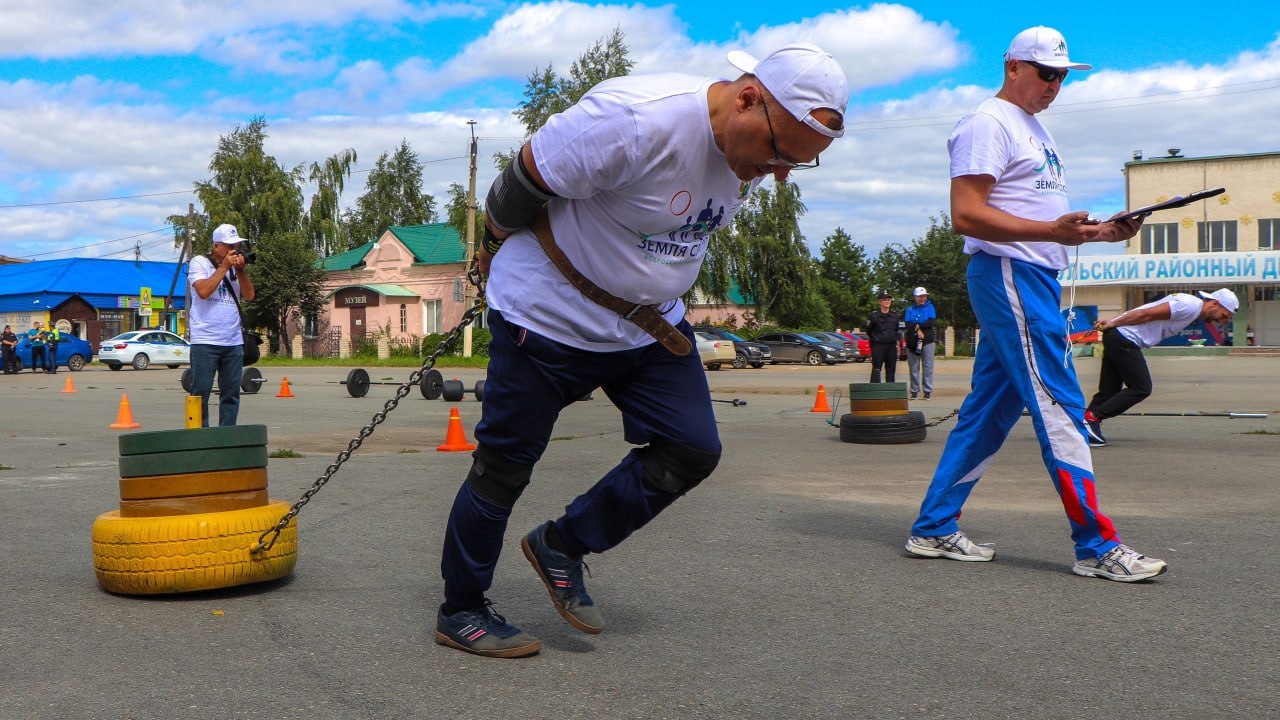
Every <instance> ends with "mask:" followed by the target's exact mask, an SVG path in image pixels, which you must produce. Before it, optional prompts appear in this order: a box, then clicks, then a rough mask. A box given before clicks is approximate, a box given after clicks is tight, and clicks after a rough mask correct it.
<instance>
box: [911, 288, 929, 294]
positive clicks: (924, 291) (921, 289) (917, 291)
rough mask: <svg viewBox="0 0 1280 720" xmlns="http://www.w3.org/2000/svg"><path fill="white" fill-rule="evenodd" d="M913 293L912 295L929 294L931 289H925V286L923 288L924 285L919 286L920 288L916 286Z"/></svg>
mask: <svg viewBox="0 0 1280 720" xmlns="http://www.w3.org/2000/svg"><path fill="white" fill-rule="evenodd" d="M911 294H912V295H928V294H929V291H928V290H925V289H924V288H922V287H918V288H916V289H915V290H914V291H912V293H911Z"/></svg>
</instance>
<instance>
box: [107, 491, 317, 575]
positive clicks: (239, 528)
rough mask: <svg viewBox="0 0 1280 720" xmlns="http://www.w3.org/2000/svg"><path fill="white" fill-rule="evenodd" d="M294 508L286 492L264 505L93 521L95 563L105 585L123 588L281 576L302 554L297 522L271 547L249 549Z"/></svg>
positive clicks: (117, 515)
mask: <svg viewBox="0 0 1280 720" xmlns="http://www.w3.org/2000/svg"><path fill="white" fill-rule="evenodd" d="M288 511H289V503H287V502H284V501H282V500H277V501H274V502H271V503H269V504H267V505H263V506H261V507H252V508H244V509H241V510H229V511H226V512H208V513H197V514H192V515H165V516H160V517H120V511H118V510H112V511H111V512H107V513H103V514H101V515H99V516H98V519H97V520H95V521H94V523H93V571H94V574H95V575H97V577H98V584H99V585H101V586H102V587H103V589H104V590H107V591H108V592H113V593H120V594H122V595H159V594H166V593H182V592H193V591H197V590H214V589H218V588H226V587H231V586H234V585H246V584H249V583H256V582H265V581H267V580H277V579H279V578H282V577H285V576H286V575H288V574H289V573H291V572H293V566H294V564H296V563H297V561H298V525H297V521H296V520H292V521H290V522H289V525H288V527H286V528H285V529H284V530H283V531H282V532H281V533H280V537H279V539H277V540H276V543H275V545H273V546H272V547H271V549H270V550H268V551H266V552H264V553H261V554H259V555H253V554H251V553H250V552H249V549H250V548H252V547H253V546H254V545H256V544H257V543H258V538H259V536H261V535H262V534H263V533H264V532H266V531H267V530H268V529H270V528H272V527H274V526H275V524H276V523H277V522H279V521H280V518H282V517H284V514H285V513H286V512H288Z"/></svg>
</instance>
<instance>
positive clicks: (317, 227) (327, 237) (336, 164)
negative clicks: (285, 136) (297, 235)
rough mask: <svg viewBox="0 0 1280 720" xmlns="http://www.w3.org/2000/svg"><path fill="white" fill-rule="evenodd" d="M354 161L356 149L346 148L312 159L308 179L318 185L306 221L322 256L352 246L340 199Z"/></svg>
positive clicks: (307, 233) (315, 245)
mask: <svg viewBox="0 0 1280 720" xmlns="http://www.w3.org/2000/svg"><path fill="white" fill-rule="evenodd" d="M355 162H356V151H355V150H352V149H351V148H347V149H346V150H343V151H342V152H340V153H337V154H334V155H331V156H330V157H328V158H326V159H325V160H324V161H323V162H318V163H311V172H310V174H309V176H308V180H310V181H311V184H312V185H315V186H316V193H315V195H312V196H311V208H310V210H309V212H308V213H307V216H306V219H305V221H304V223H303V224H304V225H305V227H306V235H307V238H308V239H309V240H310V242H311V247H312V248H313V249H314V250H315V251H316V252H317V253H319V254H320V256H322V257H328V256H330V255H333V254H334V253H339V252H342V251H344V250H346V249H348V247H349V246H350V241H349V234H348V232H347V228H346V225H345V222H344V221H343V212H342V208H341V207H340V206H339V204H338V203H339V200H340V199H341V198H342V190H343V187H344V186H345V184H346V179H347V178H349V177H351V166H352V164H354V163H355Z"/></svg>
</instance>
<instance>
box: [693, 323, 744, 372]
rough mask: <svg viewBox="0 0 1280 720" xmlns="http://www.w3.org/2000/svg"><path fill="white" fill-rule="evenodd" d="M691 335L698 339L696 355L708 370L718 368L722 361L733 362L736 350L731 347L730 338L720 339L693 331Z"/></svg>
mask: <svg viewBox="0 0 1280 720" xmlns="http://www.w3.org/2000/svg"><path fill="white" fill-rule="evenodd" d="M693 335H694V337H696V338H697V339H698V355H699V356H700V357H701V358H702V364H703V365H704V366H705V367H706V368H707V369H708V370H719V369H720V366H721V365H723V364H724V363H729V364H730V365H732V364H733V358H734V357H736V356H737V351H736V350H734V349H733V342H732V341H731V340H721V339H720V338H718V337H715V336H714V335H708V334H707V333H704V332H695V333H694V334H693Z"/></svg>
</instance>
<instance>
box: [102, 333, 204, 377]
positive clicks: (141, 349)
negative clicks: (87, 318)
mask: <svg viewBox="0 0 1280 720" xmlns="http://www.w3.org/2000/svg"><path fill="white" fill-rule="evenodd" d="M98 362H101V363H106V366H107V367H109V368H111V369H112V370H119V369H120V368H122V367H124V366H125V365H132V366H133V369H134V370H146V369H147V368H148V367H150V366H152V365H164V366H166V367H169V368H176V367H179V366H181V365H189V364H191V343H189V342H187V341H186V340H184V339H183V338H182V337H181V336H179V335H174V334H173V333H171V332H169V331H167V330H132V331H130V332H127V333H121V334H119V335H117V336H115V337H113V338H111V339H110V340H103V341H102V345H101V346H100V347H99V348H98Z"/></svg>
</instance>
